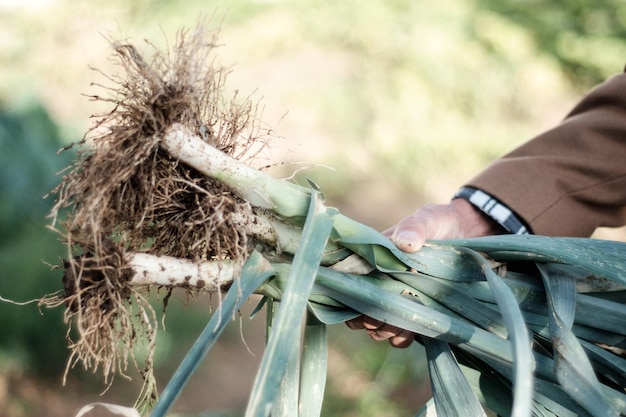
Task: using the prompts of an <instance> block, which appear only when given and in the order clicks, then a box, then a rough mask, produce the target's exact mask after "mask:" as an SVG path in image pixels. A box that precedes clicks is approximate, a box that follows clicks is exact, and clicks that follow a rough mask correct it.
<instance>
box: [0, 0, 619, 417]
mask: <svg viewBox="0 0 626 417" xmlns="http://www.w3.org/2000/svg"><path fill="white" fill-rule="evenodd" d="M201 16H208V17H209V18H210V22H211V25H213V26H214V27H215V29H218V28H219V29H220V31H221V35H220V39H221V42H222V43H223V46H222V47H220V48H219V50H218V61H219V62H220V64H222V65H225V66H228V67H229V68H232V73H231V74H230V77H229V80H228V83H227V85H228V88H229V89H232V90H239V91H240V94H246V95H252V96H253V97H255V98H258V99H259V100H260V102H261V103H262V108H263V114H262V119H263V120H264V122H265V123H266V124H267V125H268V126H271V127H272V128H273V129H274V132H275V133H276V136H277V139H276V141H275V142H274V143H273V146H272V147H271V149H270V150H269V152H268V153H267V154H266V157H267V158H268V161H271V162H274V163H276V162H289V164H285V165H281V169H278V170H276V175H284V176H289V174H290V173H291V172H293V171H295V170H297V169H300V168H307V169H306V170H305V171H304V175H305V176H306V177H309V178H311V179H313V180H314V181H315V182H316V183H317V184H318V185H319V186H320V187H321V188H322V189H323V190H324V192H325V194H326V199H327V203H328V204H329V205H333V206H336V207H338V208H339V209H340V210H341V211H342V212H344V213H345V214H347V215H348V216H350V217H352V218H354V219H356V220H359V221H361V222H363V223H365V224H368V225H370V226H373V227H375V228H378V229H384V228H386V227H389V226H390V225H392V224H394V223H395V222H396V221H398V220H399V219H400V218H401V217H403V216H405V215H408V214H409V213H411V212H412V211H413V210H414V209H415V208H417V207H418V206H420V205H421V204H424V203H427V202H435V203H442V202H446V201H447V200H448V199H449V198H450V196H451V195H452V194H453V193H454V191H455V190H456V189H457V188H458V187H459V186H460V185H462V184H463V182H464V181H465V180H466V179H468V178H469V177H471V176H472V175H474V174H475V173H477V172H478V171H479V170H480V169H481V168H482V167H483V166H485V165H486V164H487V163H488V162H489V161H491V160H493V159H494V158H496V157H498V156H499V155H501V154H502V153H504V152H506V151H508V150H510V149H512V148H513V147H515V146H516V145H518V144H520V143H522V142H523V141H525V140H527V139H529V138H531V137H532V136H533V135H535V134H537V133H539V132H541V131H542V130H545V129H548V128H550V127H551V126H553V125H554V124H556V123H558V121H559V120H560V119H561V118H562V117H563V116H564V115H565V114H566V113H567V111H569V109H570V108H571V107H572V106H573V105H574V104H575V102H576V101H577V100H578V99H579V98H580V97H581V96H582V95H583V94H584V93H585V92H586V91H587V90H588V89H589V88H591V87H592V86H593V85H595V84H597V83H599V82H601V81H603V80H604V79H606V78H607V77H609V76H611V75H612V74H615V73H618V72H620V71H622V69H623V67H624V64H625V63H626V42H624V40H625V39H626V3H625V2H623V1H620V0H602V1H598V0H576V1H568V2H561V1H557V0H543V1H541V0H440V1H436V2H435V1H425V0H343V1H331V0H301V1H287V0H284V1H281V0H256V1H252V0H234V1H217V0H213V1H210V0H205V1H184V2H182V1H168V0H136V1H132V2H129V1H124V0H109V1H107V2H96V1H93V2H85V1H80V0H30V1H21V0H12V1H10V0H0V271H1V272H0V296H2V297H4V298H5V299H11V300H15V301H27V300H31V299H36V298H38V297H41V296H43V295H45V294H47V293H51V292H54V291H56V290H58V289H59V288H60V275H61V273H60V271H58V270H54V269H52V268H51V264H56V263H58V260H59V258H60V257H62V256H64V254H63V249H62V248H61V246H60V245H59V242H58V241H57V237H56V236H55V235H54V233H52V232H50V231H49V230H48V229H47V228H46V226H47V225H48V224H49V223H50V220H49V219H46V214H47V213H48V211H49V210H50V207H51V205H52V204H53V198H43V196H44V195H45V194H46V193H47V192H49V191H50V190H51V189H52V188H53V187H54V186H55V185H56V184H57V183H58V182H59V178H60V177H59V176H58V175H57V173H58V172H59V171H60V170H61V169H62V168H63V167H64V166H66V165H67V164H68V163H69V162H70V160H71V157H72V154H71V152H65V153H63V154H61V155H58V154H57V152H56V151H57V149H59V148H60V147H61V146H63V145H66V144H68V143H70V142H75V141H77V140H79V139H81V137H82V136H83V134H84V132H85V131H86V130H87V129H88V128H89V127H90V123H91V121H92V119H90V116H91V115H93V114H98V113H101V112H104V111H107V110H110V109H107V108H106V107H102V105H101V104H98V103H94V102H91V101H89V99H88V97H87V96H86V95H89V94H97V93H100V94H101V93H102V90H101V89H100V88H99V87H98V86H97V85H93V84H92V83H103V82H104V83H106V80H104V78H103V77H102V75H101V74H99V73H98V72H97V71H93V70H92V68H98V69H101V70H104V71H105V72H108V73H116V72H119V70H120V69H119V68H116V67H115V66H113V64H112V63H111V61H110V60H109V59H108V58H109V57H110V53H111V50H110V47H109V45H108V39H111V38H113V39H127V40H131V41H133V42H134V43H136V44H137V45H139V46H140V47H142V48H144V47H145V48H146V50H149V47H148V46H147V45H146V43H145V40H146V39H148V40H149V41H150V42H152V43H153V44H154V45H156V46H157V47H159V48H161V47H165V46H166V45H167V41H168V40H170V41H171V40H173V39H174V37H175V34H176V32H177V31H178V30H180V29H183V28H193V27H194V26H195V25H196V23H197V21H198V19H199V18H201ZM102 174H103V175H106V173H105V172H103V173H102ZM300 175H302V172H300ZM597 236H598V237H603V238H609V239H623V236H624V230H623V229H617V230H601V231H599V232H598V233H597ZM153 295H154V299H155V306H157V308H159V307H158V306H159V300H158V298H159V294H156V293H155V294H153ZM175 298H176V299H175V300H174V301H173V302H171V303H170V306H169V309H168V313H167V316H166V317H165V320H164V323H165V326H166V328H165V330H162V331H160V336H159V350H158V355H157V371H158V375H159V378H160V381H161V386H163V385H162V384H164V383H165V382H166V381H167V380H168V378H169V376H170V375H171V373H172V372H173V370H174V369H175V367H176V365H177V364H178V363H179V361H180V359H181V358H182V356H183V355H184V354H185V353H186V351H187V349H188V348H189V346H190V345H191V343H193V340H194V339H195V337H196V336H197V334H198V333H199V332H200V331H201V329H202V328H203V326H204V324H205V323H206V321H207V320H208V318H209V316H210V313H211V308H212V306H214V305H215V303H216V300H215V299H211V297H209V296H200V297H198V298H197V299H194V300H185V299H184V297H182V296H178V297H175ZM253 307H254V305H250V306H247V309H248V310H244V311H242V314H241V318H240V320H238V321H237V320H236V321H234V322H233V323H232V325H231V326H230V329H229V331H228V333H227V334H226V336H224V337H223V338H222V340H221V342H220V343H219V344H218V346H217V347H216V348H215V349H214V350H213V351H212V352H211V354H210V355H209V357H208V358H207V360H206V362H205V363H204V365H203V366H202V368H201V369H200V371H199V372H198V374H196V375H195V376H194V378H193V380H192V382H191V384H190V386H189V387H188V389H187V390H186V391H185V394H184V395H183V397H181V399H180V400H179V402H178V403H177V406H176V413H177V415H180V416H183V415H184V416H207V417H208V416H239V415H241V414H242V410H243V409H244V408H245V404H246V399H247V395H248V392H249V389H250V386H251V384H252V381H253V377H254V372H255V370H256V366H257V364H258V362H259V361H260V358H261V356H262V354H263V336H264V335H263V328H264V319H263V318H262V317H261V316H259V317H255V318H252V319H251V318H249V313H250V311H249V310H252V309H253ZM65 335H66V329H65V325H64V324H63V314H62V311H61V309H52V310H48V309H40V308H38V307H37V305H36V304H28V305H22V306H19V305H15V304H11V303H6V302H0V417H25V416H48V417H57V416H59V417H60V416H71V415H74V413H75V412H76V410H77V409H78V408H80V407H81V406H82V405H85V404H87V403H90V402H94V401H108V402H116V403H120V404H125V405H132V403H133V401H134V399H135V397H136V395H137V394H138V389H139V386H138V377H137V375H136V373H135V372H133V370H132V366H131V368H130V369H129V371H128V376H130V377H132V380H128V378H126V377H125V376H119V377H117V378H116V379H115V380H114V381H113V383H112V384H111V386H110V387H109V388H108V389H107V387H108V384H107V383H105V382H103V381H102V379H101V378H100V377H99V375H98V374H97V373H95V374H93V373H88V372H85V371H84V370H82V369H81V367H80V365H77V366H76V367H74V368H73V369H71V370H70V372H69V373H68V376H67V381H66V382H65V384H63V373H64V369H65V366H66V361H67V356H68V352H67V348H66V346H67V344H66V341H65ZM330 337H331V351H330V366H329V380H328V384H327V393H326V401H325V405H324V411H323V414H324V415H328V416H329V415H332V416H365V417H367V416H377V417H381V416H382V417H384V416H400V415H413V414H412V413H413V412H415V411H416V410H417V409H418V407H419V406H420V405H421V404H422V403H423V402H424V401H425V399H427V398H428V395H429V393H428V390H429V388H428V384H427V382H426V370H425V363H424V358H423V352H422V351H421V349H420V347H419V346H418V345H417V344H415V346H414V347H412V348H410V349H406V350H398V349H390V348H389V347H388V346H387V345H386V344H385V343H376V342H373V341H371V340H369V339H368V338H367V337H366V336H364V335H363V334H361V333H359V332H353V331H350V330H348V329H347V328H345V327H344V326H337V327H336V328H332V329H331V335H330ZM91 415H93V416H96V415H107V414H106V413H103V412H102V413H101V414H98V413H97V412H93V413H92V414H91Z"/></svg>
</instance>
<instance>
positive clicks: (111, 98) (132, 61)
mask: <svg viewBox="0 0 626 417" xmlns="http://www.w3.org/2000/svg"><path fill="white" fill-rule="evenodd" d="M217 40H218V32H216V31H208V30H207V29H206V28H205V25H204V23H203V22H201V23H200V24H199V25H198V26H197V27H196V28H195V29H194V30H192V31H188V30H187V31H181V32H179V33H178V35H177V38H176V41H175V42H174V44H173V46H172V48H171V50H168V51H158V50H156V48H155V47H154V46H152V45H151V44H149V43H148V47H149V49H151V52H152V53H151V58H150V59H147V58H145V55H144V53H143V52H141V51H140V50H139V49H138V48H137V47H136V46H134V45H131V44H129V43H126V42H119V41H113V40H111V45H112V48H113V57H112V58H113V59H114V60H115V62H116V63H117V64H118V67H119V68H121V70H122V75H109V74H102V75H104V76H105V78H106V79H107V80H108V81H109V82H110V85H109V86H103V85H102V86H101V87H102V88H103V90H104V93H103V95H93V96H90V97H91V99H92V100H95V101H104V102H106V103H109V104H110V105H111V111H110V112H108V113H106V114H103V115H96V116H94V125H93V127H92V128H91V129H90V130H89V131H88V132H87V133H86V135H85V137H84V138H83V140H82V141H81V142H79V143H78V144H77V145H78V146H79V147H80V148H79V151H78V157H77V159H76V160H75V161H74V163H73V165H72V166H70V167H68V171H67V174H66V175H65V176H64V178H63V180H62V182H61V184H60V185H59V187H58V188H57V189H55V190H54V191H53V193H54V194H56V201H55V206H54V208H53V210H52V213H51V217H52V226H51V227H52V228H53V229H55V230H56V231H58V232H59V234H60V235H61V237H62V239H63V241H64V242H65V244H66V245H67V253H68V254H69V255H70V256H68V259H65V260H64V261H63V267H64V268H65V271H66V273H65V276H64V288H65V294H64V295H63V296H62V297H52V298H51V299H49V300H46V302H47V303H48V304H49V305H60V304H65V306H66V307H67V309H66V321H67V322H68V324H69V325H70V327H71V328H75V329H76V330H77V331H75V332H70V331H68V340H69V343H70V348H71V349H72V355H71V358H70V360H69V363H68V367H71V366H74V365H75V364H76V363H77V362H82V364H83V365H84V366H86V367H87V368H88V369H92V370H101V371H102V373H103V374H104V378H105V381H106V380H108V379H109V378H110V376H111V375H114V374H116V373H122V374H123V373H124V371H125V370H126V369H127V367H128V365H129V364H131V363H135V359H134V356H133V349H134V348H135V346H136V345H137V344H138V343H139V344H142V345H146V346H147V347H148V349H149V350H150V351H152V350H153V348H154V344H155V336H154V334H155V333H154V329H155V326H156V325H157V323H156V319H155V318H156V315H155V314H154V311H152V308H151V307H150V304H149V303H148V302H147V299H146V298H145V296H144V294H142V291H141V290H137V289H136V288H133V287H131V286H130V285H128V280H129V275H130V273H131V271H130V270H129V267H128V265H127V264H126V254H128V253H132V252H145V253H150V254H154V255H169V256H174V257H179V258H186V259H191V260H215V259H231V260H236V261H243V260H244V259H245V258H246V257H247V255H248V253H249V250H250V249H249V245H248V236H247V235H246V232H245V230H243V226H242V225H240V224H238V223H237V222H236V221H234V220H233V215H236V214H238V213H242V212H245V213H249V212H250V210H251V209H250V206H249V204H248V203H246V202H245V201H242V200H241V199H239V198H238V197H237V196H235V195H234V194H233V193H232V192H231V191H230V190H229V189H228V188H227V187H226V186H224V185H223V184H221V183H220V182H218V181H216V180H213V179H210V178H207V177H205V176H203V175H202V174H200V173H199V172H197V171H195V170H194V169H193V168H191V167H189V166H187V165H185V164H183V163H181V162H180V161H179V160H177V159H176V158H173V157H172V156H170V155H169V154H168V153H167V152H165V151H164V150H163V149H161V148H160V147H159V143H160V141H161V139H162V138H163V136H164V134H165V132H166V131H167V129H168V128H169V127H171V126H172V125H173V124H176V123H180V124H183V125H185V126H186V127H187V128H189V129H190V130H191V131H192V132H193V133H194V134H195V135H197V136H198V137H200V138H201V139H202V140H204V141H206V142H208V143H209V144H210V145H212V146H214V147H215V148H217V149H219V150H221V151H223V152H225V153H227V154H229V155H230V156H232V157H234V158H236V159H239V160H244V161H248V160H252V159H253V158H254V156H255V155H256V153H258V152H260V151H261V150H262V149H263V147H264V146H265V144H266V143H267V141H268V140H269V139H271V136H270V130H269V129H264V128H262V127H261V126H262V125H261V123H260V121H259V118H258V115H257V109H258V103H255V102H253V101H252V100H251V99H250V98H249V97H247V98H243V99H242V98H240V97H238V95H237V93H234V94H233V95H231V96H230V97H227V96H226V93H225V92H224V91H225V81H226V77H227V74H228V70H226V69H224V68H222V67H219V66H217V65H216V64H215V58H214V54H215V49H216V48H217V46H218V44H217ZM74 334H76V335H78V336H77V337H76V338H75V340H74V339H72V338H71V337H70V336H69V335H74ZM137 366H138V368H139V369H140V370H141V372H142V374H143V376H144V378H145V381H146V384H147V385H146V386H145V387H144V394H143V395H144V400H145V401H150V399H151V398H153V394H154V392H155V384H154V378H153V376H152V354H149V355H148V356H147V359H146V362H145V364H143V365H138V364H137Z"/></svg>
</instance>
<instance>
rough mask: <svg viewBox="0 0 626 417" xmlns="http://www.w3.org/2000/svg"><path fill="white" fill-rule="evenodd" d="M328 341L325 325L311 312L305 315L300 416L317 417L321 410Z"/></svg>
mask: <svg viewBox="0 0 626 417" xmlns="http://www.w3.org/2000/svg"><path fill="white" fill-rule="evenodd" d="M327 366H328V342H327V337H326V325H325V324H324V323H322V322H321V321H319V320H317V318H316V317H315V316H313V314H308V315H307V321H306V326H305V328H304V343H303V350H302V365H301V376H300V378H301V380H300V417H319V416H320V414H321V412H322V402H323V399H324V389H325V386H326V370H327Z"/></svg>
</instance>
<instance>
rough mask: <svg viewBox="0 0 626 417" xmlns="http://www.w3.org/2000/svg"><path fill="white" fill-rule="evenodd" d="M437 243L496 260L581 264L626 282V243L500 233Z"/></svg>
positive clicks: (614, 279)
mask: <svg viewBox="0 0 626 417" xmlns="http://www.w3.org/2000/svg"><path fill="white" fill-rule="evenodd" d="M437 244H444V245H451V246H453V247H456V248H458V247H466V248H470V249H473V250H475V251H478V252H484V253H486V254H487V255H489V257H490V258H493V259H495V260H502V261H506V260H526V261H537V262H554V263H562V264H567V265H576V266H580V267H582V268H584V269H586V270H587V271H589V272H591V273H593V274H597V275H599V276H601V277H604V278H607V279H610V280H613V281H617V282H620V283H622V284H626V262H624V252H626V243H624V242H617V241H609V240H601V239H587V238H570V237H549V236H540V235H496V236H486V237H480V238H474V239H464V240H446V241H439V242H437Z"/></svg>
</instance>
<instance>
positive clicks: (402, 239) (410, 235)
mask: <svg viewBox="0 0 626 417" xmlns="http://www.w3.org/2000/svg"><path fill="white" fill-rule="evenodd" d="M418 239H419V237H418V236H417V233H415V232H411V231H410V230H407V231H404V232H400V233H399V234H398V236H397V237H396V243H404V244H406V245H409V246H413V245H414V244H415V242H416V241H417V240H418Z"/></svg>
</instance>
